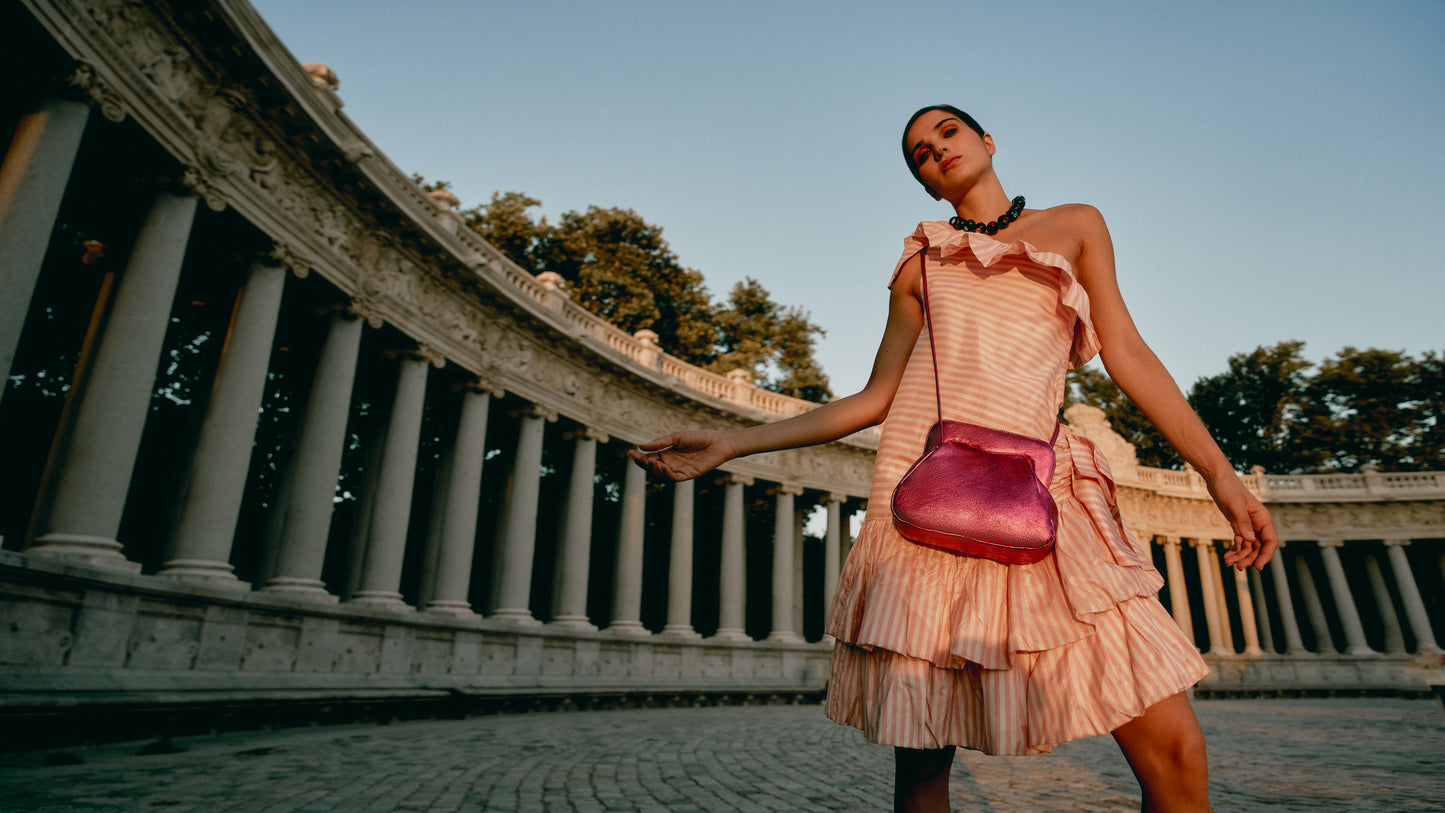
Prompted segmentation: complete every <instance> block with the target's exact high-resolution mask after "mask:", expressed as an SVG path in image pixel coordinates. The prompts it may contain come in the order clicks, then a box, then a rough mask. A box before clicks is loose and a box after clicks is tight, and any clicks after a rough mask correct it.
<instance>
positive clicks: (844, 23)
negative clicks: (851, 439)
mask: <svg viewBox="0 0 1445 813" xmlns="http://www.w3.org/2000/svg"><path fill="white" fill-rule="evenodd" d="M253 1H254V2H255V5H256V7H257V9H258V10H259V11H260V13H261V15H262V16H263V17H264V18H265V19H266V20H267V22H268V23H269V24H270V25H271V27H272V28H273V29H274V30H275V31H276V33H277V34H278V35H279V36H280V38H281V40H282V41H283V42H284V43H286V45H287V47H288V48H290V49H291V51H292V53H293V54H294V55H295V56H296V58H297V60H298V61H300V62H303V63H304V62H325V63H328V64H330V65H331V66H332V68H333V69H334V70H335V71H336V72H337V74H338V75H339V76H340V79H341V89H340V95H341V98H342V99H343V100H344V101H345V103H346V107H345V109H344V111H343V112H344V113H345V114H346V115H348V116H350V117H351V118H352V120H354V121H355V122H356V123H357V124H358V125H359V126H360V127H361V128H362V129H363V130H364V131H365V132H366V133H367V134H368V136H369V137H370V138H371V139H372V140H373V141H374V142H375V143H376V144H377V145H378V146H379V147H380V148H381V149H382V150H383V151H384V152H385V153H387V155H389V156H390V157H391V159H392V160H393V161H395V162H396V164H397V165H398V166H400V167H401V168H402V169H403V170H404V171H406V172H420V173H422V174H424V175H426V176H427V177H428V178H433V179H447V180H450V181H451V182H452V183H453V187H454V189H455V190H456V192H457V193H458V195H459V196H460V197H461V199H462V202H463V205H464V206H470V205H473V204H476V203H482V202H485V201H486V200H488V199H489V197H490V195H491V193H492V191H493V190H513V191H520V192H526V193H528V194H530V195H531V196H533V197H535V198H539V199H540V200H541V201H542V203H543V205H542V207H541V209H540V210H538V211H539V212H540V213H542V214H546V215H548V216H549V217H551V218H553V219H555V218H556V216H557V215H558V214H559V213H561V212H563V211H565V210H568V209H585V208H586V207H587V206H588V205H589V204H597V205H601V206H620V207H626V208H632V209H635V210H636V211H637V212H638V213H639V214H641V215H642V216H643V217H644V218H645V219H647V220H648V221H650V222H652V223H656V224H658V225H660V226H662V227H663V229H664V235H665V237H666V238H667V240H668V242H669V243H670V245H671V247H672V249H673V250H674V252H676V254H677V255H678V257H679V258H680V259H681V261H682V262H683V264H684V265H687V266H689V267H692V268H696V269H698V270H700V271H701V272H702V273H703V274H704V276H705V277H706V279H707V283H708V286H709V288H710V289H711V291H712V292H713V294H714V296H715V297H718V298H720V297H721V296H722V295H723V294H725V293H726V291H727V290H728V289H729V288H730V287H731V286H732V284H733V283H734V282H736V281H737V280H739V279H741V278H743V277H744V276H751V277H754V278H756V279H758V280H759V281H761V282H762V283H763V285H764V286H765V287H767V288H768V289H769V290H771V291H772V292H773V294H774V296H775V297H776V298H777V299H778V300H780V301H782V302H784V303H786V304H791V305H797V306H800V307H802V308H804V309H806V310H808V311H809V312H810V313H811V315H812V318H813V319H814V321H816V322H817V323H818V324H820V325H821V326H822V327H824V328H825V329H826V330H827V333H828V335H827V337H826V338H825V339H823V341H822V343H821V346H820V348H819V351H818V357H819V359H820V360H821V361H822V363H823V365H824V368H825V370H826V371H827V372H828V374H829V375H830V376H831V378H832V380H833V386H834V390H835V392H837V393H838V394H839V395H843V394H847V393H849V392H852V391H855V390H857V389H858V388H860V387H861V386H862V385H863V383H864V382H865V381H866V378H867V375H868V369H869V366H870V364H871V361H872V357H873V351H874V350H875V348H876V344H877V340H878V338H879V336H880V335H881V332H882V327H883V321H884V317H885V311H886V303H887V296H886V291H885V289H884V285H885V283H886V281H887V279H888V276H889V273H890V271H891V269H892V267H893V264H894V262H895V261H896V260H897V258H898V255H899V252H900V250H901V247H902V240H903V238H904V237H905V236H906V235H907V234H908V233H909V232H911V231H912V229H913V227H914V225H915V224H916V223H917V222H918V221H919V220H924V219H929V220H933V219H940V218H944V217H947V216H948V215H949V214H951V212H950V211H948V210H947V208H946V206H944V205H942V204H936V203H934V202H933V201H932V200H931V199H930V198H928V197H927V196H926V195H924V194H923V193H922V191H921V190H920V189H919V188H918V187H917V186H916V185H915V184H914V182H913V180H912V179H911V178H910V177H909V176H908V174H907V169H906V168H905V166H904V164H903V159H902V157H901V155H900V153H899V150H898V146H897V144H898V141H899V131H900V129H901V127H902V125H903V123H904V121H905V120H906V119H907V117H908V116H909V115H910V114H911V113H912V112H913V111H914V110H915V109H917V108H918V107H921V106H924V105H927V104H934V103H938V102H946V103H951V104H955V105H957V106H959V107H962V108H964V109H965V110H968V111H970V112H971V113H973V114H974V116H975V117H976V118H978V120H979V121H980V122H982V123H983V125H984V127H985V128H987V129H988V130H990V131H991V132H992V133H993V135H994V137H995V138H996V140H997V142H998V146H999V153H998V155H997V157H996V159H995V166H996V167H997V168H998V172H999V176H1000V178H1001V179H1002V180H1003V183H1004V188H1005V191H1006V192H1007V193H1008V194H1010V195H1016V194H1024V195H1026V196H1027V197H1028V201H1029V205H1030V206H1031V207H1045V206H1051V205H1055V204H1059V203H1067V202H1085V203H1092V204H1094V205H1096V206H1098V207H1099V208H1100V209H1101V210H1102V211H1103V213H1104V215H1105V217H1106V218H1107V219H1108V220H1109V223H1110V227H1111V229H1112V230H1113V233H1114V242H1115V246H1116V251H1117V257H1118V267H1119V277H1120V282H1121V285H1122V287H1123V290H1124V296H1125V299H1126V301H1128V303H1129V304H1130V307H1131V309H1132V310H1133V312H1134V316H1135V319H1136V321H1137V322H1138V323H1139V326H1140V329H1141V331H1142V332H1143V333H1144V336H1145V338H1146V339H1148V340H1149V342H1150V344H1151V345H1152V346H1153V347H1154V349H1155V350H1156V351H1157V352H1158V353H1159V355H1160V357H1161V358H1162V359H1163V360H1164V362H1165V364H1166V365H1167V366H1168V367H1169V369H1170V370H1171V371H1172V372H1173V373H1174V376H1175V378H1176V380H1178V381H1179V382H1180V384H1181V385H1182V386H1184V387H1185V388H1187V387H1188V386H1189V385H1190V384H1192V383H1193V382H1194V381H1195V380H1196V379H1198V378H1200V377H1202V376H1207V375H1212V374H1215V373H1218V372H1221V371H1223V370H1224V369H1225V367H1226V364H1227V361H1228V358H1229V357H1230V356H1231V355H1233V354H1235V353H1240V352H1247V351H1249V350H1252V349H1253V348H1255V347H1256V346H1258V345H1261V344H1274V343H1276V342H1279V341H1283V340H1287V339H1300V340H1303V341H1305V342H1306V352H1307V355H1309V356H1310V357H1311V359H1312V360H1318V359H1320V358H1322V357H1325V356H1328V355H1332V354H1334V353H1336V352H1337V351H1338V350H1339V349H1340V348H1342V347H1344V346H1347V345H1353V346H1356V347H1383V348H1389V349H1396V350H1405V351H1408V352H1410V353H1412V354H1416V355H1418V354H1419V353H1421V352H1423V351H1425V350H1427V349H1434V350H1437V351H1439V350H1441V349H1445V259H1442V256H1445V254H1442V252H1445V245H1442V241H1445V47H1442V45H1441V43H1442V42H1445V2H1440V0H1419V1H1410V2H1407V1H1403V0H1402V1H1399V2H1394V1H1392V0H1375V1H1373V2H1330V1H1329V0H1311V1H1308V2H1274V1H1273V0H1263V1H1262V2H1236V1H1235V0H1225V1H1224V2H1195V3H1174V2H1169V3H1159V2H1062V1H1060V2H1017V3H1009V4H1000V3H981V2H965V1H964V0H951V1H950V2H939V3H935V2H913V3H906V4H897V6H896V8H897V10H892V9H888V8H885V7H884V4H882V3H862V2H837V1H836V0H835V1H834V2H812V1H811V0H810V1H808V2H801V1H799V2H707V3H703V2H684V1H682V0H675V1H673V2H663V1H662V0H658V1H657V2H606V3H584V2H565V3H564V2H545V1H542V2H538V1H537V0H527V2H505V3H504V2H462V1H461V0H451V2H429V1H426V0H417V1H416V2H410V3H406V4H401V3H383V2H378V1H377V0H366V1H365V2H360V1H358V0H308V1H305V2H298V0H253ZM888 5H890V6H892V5H894V4H888Z"/></svg>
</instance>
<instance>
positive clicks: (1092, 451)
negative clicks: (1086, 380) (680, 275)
mask: <svg viewBox="0 0 1445 813" xmlns="http://www.w3.org/2000/svg"><path fill="white" fill-rule="evenodd" d="M919 251H926V252H927V254H926V259H927V269H928V296H929V308H930V311H931V312H932V315H933V318H934V325H933V334H934V340H935V341H936V342H937V344H938V347H937V351H938V368H939V377H940V380H941V390H942V396H943V417H945V418H947V419H951V420H962V421H968V422H970V423H977V424H981V425H985V426H992V427H996V428H999V429H1005V430H1008V431H1010V432H1017V433H1020V434H1026V435H1032V436H1034V437H1038V438H1045V439H1046V438H1048V437H1049V435H1050V434H1052V432H1053V427H1054V421H1055V417H1056V416H1057V414H1058V408H1059V405H1060V403H1061V401H1062V397H1063V390H1064V373H1065V371H1066V370H1067V369H1068V368H1069V367H1070V366H1077V365H1079V364H1083V363H1084V362H1086V361H1088V360H1089V359H1090V358H1092V357H1093V356H1094V355H1095V354H1096V353H1098V351H1099V340H1098V336H1097V335H1096V334H1095V332H1094V328H1093V325H1092V324H1091V323H1090V321H1089V300H1088V296H1087V295H1086V293H1085V292H1084V289H1083V287H1082V286H1080V285H1079V283H1078V281H1077V279H1075V277H1074V272H1073V269H1072V267H1071V266H1070V265H1069V263H1068V261H1067V260H1065V259H1064V258H1063V257H1060V256H1059V255H1057V254H1052V253H1049V252H1044V251H1040V250H1038V249H1037V248H1035V247H1034V246H1032V245H1030V244H1028V243H1026V242H1021V241H1020V242H1013V243H1006V242H1002V241H999V240H996V239H994V238H992V237H989V236H987V235H982V234H970V233H967V232H960V231H956V230H954V229H953V228H952V227H951V226H949V225H948V224H947V223H946V222H925V223H921V224H919V226H918V229H917V230H916V231H915V232H914V233H913V235H912V236H910V237H909V238H908V239H907V240H906V241H905V243H904V252H903V258H902V259H900V260H899V263H898V267H899V268H901V267H902V265H903V263H904V262H906V261H907V260H908V259H909V258H911V257H912V256H913V255H914V254H916V253H918V252H919ZM894 277H895V279H896V277H897V269H895V271H894ZM890 284H891V283H890ZM937 420H938V404H937V401H936V399H935V394H934V375H933V362H932V359H931V357H930V352H929V338H928V331H927V330H924V331H922V332H921V333H920V335H919V338H918V342H917V344H916V345H915V346H914V349H913V353H912V355H911V357H910V358H909V361H908V365H907V368H906V370H905V372H904V374H903V379H902V381H901V382H900V384H899V387H898V393H897V395H896V396H895V397H894V400H893V404H892V406H891V408H890V409H889V412H888V418H887V420H886V421H885V422H884V424H883V437H882V440H881V442H880V444H879V448H878V457H877V463H876V468H875V471H874V476H873V486H872V489H871V491H870V493H869V497H868V513H867V515H866V518H865V520H864V523H863V528H862V530H861V532H860V533H859V535H858V539H857V541H856V542H855V543H854V546H853V549H852V551H851V553H850V554H849V556H848V561H847V562H846V563H845V564H844V566H843V572H842V575H841V578H840V580H839V584H838V590H837V594H836V598H835V600H834V603H833V607H832V609H831V611H830V613H829V617H828V632H829V634H831V635H833V636H834V637H835V638H836V639H837V644H836V645H835V647H834V650H833V666H832V673H831V676H830V679H829V683H828V700H827V705H826V711H827V714H828V716H829V717H831V718H832V719H834V720H836V721H838V722H839V723H843V724H845V725H851V726H855V727H857V728H859V729H861V730H862V731H863V733H864V735H865V736H867V737H868V739H870V740H873V741H875V742H880V743H885V744H888V745H899V746H904V747H907V748H939V747H942V746H945V745H950V744H951V745H959V746H963V747H966V748H972V749H976V750H980V751H985V752H987V753H991V754H1020V755H1021V754H1035V753H1041V752H1044V751H1048V750H1049V749H1050V748H1051V747H1052V746H1053V745H1056V744H1058V743H1061V742H1066V741H1069V740H1073V739H1078V738H1081V737H1089V736H1093V735H1096V734H1103V733H1106V732H1108V731H1111V730H1113V729H1115V728H1117V727H1119V726H1120V725H1122V724H1123V723H1125V722H1128V721H1129V720H1130V719H1132V718H1134V717H1137V716H1139V715H1140V714H1142V713H1143V712H1144V710H1145V709H1146V708H1147V707H1148V706H1150V705H1152V704H1153V703H1156V702H1158V701H1160V700H1163V699H1164V698H1166V697H1169V696H1170V695H1173V694H1176V693H1178V692H1180V691H1183V690H1184V689H1187V688H1188V687H1190V686H1191V685H1193V684H1194V683H1195V682H1197V681H1198V680H1199V678H1201V677H1203V676H1204V675H1205V674H1206V673H1207V672H1208V667H1206V666H1205V664H1204V661H1203V659H1202V658H1201V657H1200V656H1199V653H1198V652H1197V651H1196V650H1195V648H1194V646H1193V645H1192V644H1190V643H1189V641H1188V640H1187V639H1186V638H1185V637H1184V635H1183V634H1182V633H1181V632H1180V631H1179V629H1178V627H1177V626H1175V624H1174V620H1173V619H1172V618H1171V617H1170V615H1169V613H1167V612H1166V611H1165V610H1164V608H1163V607H1162V606H1161V605H1160V604H1159V601H1158V599H1157V598H1156V597H1155V594H1156V593H1157V592H1158V591H1159V588H1160V587H1162V586H1163V583H1164V582H1163V579H1162V578H1160V576H1159V573H1158V572H1157V571H1156V570H1155V569H1154V567H1153V565H1152V563H1151V561H1150V557H1149V551H1148V548H1147V547H1146V546H1144V545H1142V544H1140V542H1139V540H1138V539H1136V538H1135V537H1134V535H1133V534H1132V533H1130V532H1129V530H1128V529H1127V528H1125V527H1124V524H1123V522H1122V520H1121V519H1120V516H1119V510H1118V507H1117V503H1116V500H1115V495H1114V482H1113V479H1112V478H1111V477H1110V475H1109V469H1108V464H1107V462H1106V461H1105V460H1104V457H1103V455H1102V454H1100V452H1099V451H1098V449H1097V448H1095V447H1094V445H1093V444H1092V443H1090V442H1089V441H1088V440H1087V439H1085V438H1083V437H1080V436H1078V435H1075V434H1074V433H1072V432H1070V431H1069V429H1068V427H1067V426H1065V427H1063V428H1062V429H1061V431H1060V432H1059V437H1058V439H1057V441H1056V442H1055V453H1056V455H1057V464H1056V466H1055V469H1054V478H1053V482H1052V483H1051V484H1050V487H1049V490H1050V492H1051V493H1052V494H1053V496H1054V500H1055V502H1056V503H1057V504H1058V506H1059V534H1058V542H1057V545H1056V547H1055V550H1054V553H1053V554H1052V555H1050V556H1049V557H1047V558H1046V559H1044V560H1043V561H1040V562H1038V563H1035V564H1031V565H1003V564H999V563H997V562H993V561H989V560H986V559H975V558H969V557H963V556H957V555H954V554H951V553H947V552H945V551H940V550H936V549H933V548H928V547H924V546H922V545H916V544H914V543H912V542H909V541H907V540H906V539H904V538H903V537H901V536H899V535H898V533H897V531H895V530H894V528H893V521H892V517H891V515H890V513H889V503H890V500H891V498H892V495H893V488H894V487H895V486H896V485H897V483H898V481H899V479H901V478H902V476H903V474H904V472H906V471H907V469H908V467H909V466H910V465H912V463H913V461H914V460H916V459H917V458H918V456H919V455H920V454H922V452H923V443H924V437H925V435H926V434H927V432H928V428H929V427H930V426H932V425H933V423H934V422H935V421H937Z"/></svg>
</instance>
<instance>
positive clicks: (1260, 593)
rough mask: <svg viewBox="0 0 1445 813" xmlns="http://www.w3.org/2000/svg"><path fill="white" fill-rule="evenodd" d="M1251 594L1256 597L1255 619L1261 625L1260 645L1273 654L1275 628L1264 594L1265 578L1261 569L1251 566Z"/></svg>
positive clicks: (1265, 651)
mask: <svg viewBox="0 0 1445 813" xmlns="http://www.w3.org/2000/svg"><path fill="white" fill-rule="evenodd" d="M1248 575H1249V594H1250V596H1251V597H1253V599H1254V610H1255V620H1256V621H1257V622H1258V624H1257V625H1258V627H1259V645H1260V646H1261V647H1262V648H1263V651H1264V654H1266V655H1273V654H1275V651H1274V630H1273V629H1272V628H1271V627H1270V624H1269V602H1268V600H1267V599H1266V598H1265V595H1264V578H1263V577H1261V576H1260V575H1259V571H1258V570H1255V569H1254V568H1250V569H1249V572H1248Z"/></svg>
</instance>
